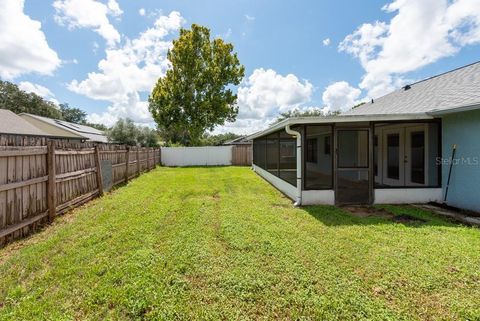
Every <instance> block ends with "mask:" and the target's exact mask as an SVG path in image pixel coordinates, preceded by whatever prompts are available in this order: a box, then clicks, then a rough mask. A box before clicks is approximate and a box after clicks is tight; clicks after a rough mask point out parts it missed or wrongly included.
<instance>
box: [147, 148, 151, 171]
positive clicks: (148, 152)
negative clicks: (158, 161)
mask: <svg viewBox="0 0 480 321" xmlns="http://www.w3.org/2000/svg"><path fill="white" fill-rule="evenodd" d="M150 170H151V168H150V147H147V171H150Z"/></svg>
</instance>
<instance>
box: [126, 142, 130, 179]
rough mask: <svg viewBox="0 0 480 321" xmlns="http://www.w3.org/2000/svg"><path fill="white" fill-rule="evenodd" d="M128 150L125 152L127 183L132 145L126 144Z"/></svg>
mask: <svg viewBox="0 0 480 321" xmlns="http://www.w3.org/2000/svg"><path fill="white" fill-rule="evenodd" d="M126 148H127V151H126V152H125V164H126V165H125V184H126V183H128V170H129V168H130V146H126Z"/></svg>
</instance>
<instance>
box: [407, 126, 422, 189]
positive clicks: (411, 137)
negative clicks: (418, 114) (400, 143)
mask: <svg viewBox="0 0 480 321" xmlns="http://www.w3.org/2000/svg"><path fill="white" fill-rule="evenodd" d="M405 136H406V137H407V141H406V144H405V183H406V185H408V186H425V185H428V182H427V180H428V175H427V172H428V164H427V162H426V161H425V160H426V159H427V144H426V141H427V135H426V131H425V126H416V127H407V128H406V129H405Z"/></svg>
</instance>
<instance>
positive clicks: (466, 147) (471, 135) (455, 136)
mask: <svg viewBox="0 0 480 321" xmlns="http://www.w3.org/2000/svg"><path fill="white" fill-rule="evenodd" d="M453 144H456V145H457V152H456V155H455V159H454V161H453V167H452V176H451V179H450V187H449V190H448V195H447V204H448V205H451V206H455V207H459V208H463V209H468V210H472V211H476V212H480V110H475V111H468V112H461V113H455V114H450V115H446V116H444V117H443V120H442V154H443V155H442V156H443V158H442V185H443V192H444V195H445V187H446V185H447V179H448V170H449V163H450V159H451V156H452V146H453Z"/></svg>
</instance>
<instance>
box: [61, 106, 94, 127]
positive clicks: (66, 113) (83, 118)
mask: <svg viewBox="0 0 480 321" xmlns="http://www.w3.org/2000/svg"><path fill="white" fill-rule="evenodd" d="M60 111H61V113H62V117H63V119H64V120H66V121H69V122H71V123H75V124H86V123H87V113H86V112H84V111H83V110H81V109H80V108H75V107H70V106H69V105H68V103H63V104H60Z"/></svg>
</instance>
